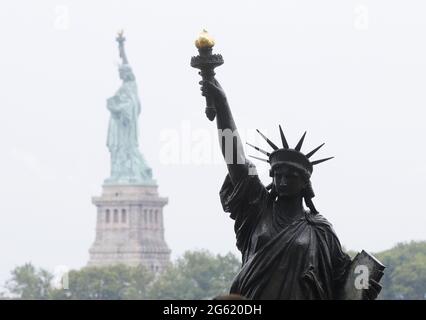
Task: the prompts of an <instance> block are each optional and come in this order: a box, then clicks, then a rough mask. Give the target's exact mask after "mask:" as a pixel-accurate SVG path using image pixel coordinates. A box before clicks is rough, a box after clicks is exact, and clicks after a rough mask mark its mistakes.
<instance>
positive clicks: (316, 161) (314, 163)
mask: <svg viewBox="0 0 426 320" xmlns="http://www.w3.org/2000/svg"><path fill="white" fill-rule="evenodd" d="M333 158H334V157H329V158H325V159H320V160H315V161H312V162H311V164H312V165H313V166H314V165H316V164H319V163H321V162H324V161H327V160H331V159H333Z"/></svg>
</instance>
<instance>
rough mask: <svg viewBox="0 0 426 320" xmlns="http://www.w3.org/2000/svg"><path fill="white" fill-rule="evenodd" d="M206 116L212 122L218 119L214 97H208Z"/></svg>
mask: <svg viewBox="0 0 426 320" xmlns="http://www.w3.org/2000/svg"><path fill="white" fill-rule="evenodd" d="M206 103H207V106H206V116H207V118H208V119H209V120H210V121H213V120H214V118H215V117H216V106H215V105H214V100H213V97H210V96H207V97H206Z"/></svg>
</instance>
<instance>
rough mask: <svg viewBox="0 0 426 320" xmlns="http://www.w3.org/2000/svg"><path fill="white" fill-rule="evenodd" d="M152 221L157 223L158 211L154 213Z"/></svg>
mask: <svg viewBox="0 0 426 320" xmlns="http://www.w3.org/2000/svg"><path fill="white" fill-rule="evenodd" d="M154 221H155V223H156V224H157V223H158V210H155V211H154Z"/></svg>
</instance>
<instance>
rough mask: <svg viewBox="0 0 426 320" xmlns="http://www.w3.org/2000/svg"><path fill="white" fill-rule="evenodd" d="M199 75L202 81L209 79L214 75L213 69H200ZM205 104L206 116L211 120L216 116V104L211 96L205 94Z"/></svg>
mask: <svg viewBox="0 0 426 320" xmlns="http://www.w3.org/2000/svg"><path fill="white" fill-rule="evenodd" d="M200 75H201V77H202V78H203V81H211V80H212V79H213V78H214V76H215V72H214V70H213V69H204V70H203V69H202V70H201V72H200ZM206 105H207V106H206V111H205V112H206V116H207V118H208V119H209V120H210V121H213V120H214V119H215V117H216V106H215V102H214V99H213V97H212V96H209V95H207V96H206Z"/></svg>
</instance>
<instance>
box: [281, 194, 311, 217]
mask: <svg viewBox="0 0 426 320" xmlns="http://www.w3.org/2000/svg"><path fill="white" fill-rule="evenodd" d="M275 208H276V209H277V212H278V213H279V214H280V215H281V216H284V217H286V218H290V219H294V218H297V217H301V216H303V215H304V213H305V210H304V208H303V204H302V196H301V195H298V196H294V197H285V196H278V198H277V200H276V201H275Z"/></svg>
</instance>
